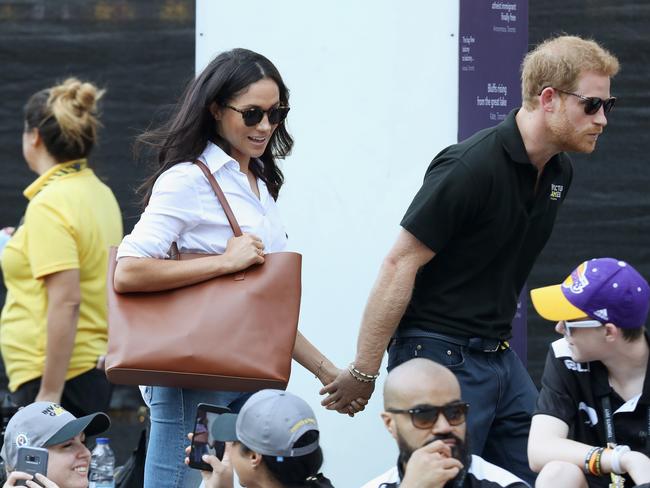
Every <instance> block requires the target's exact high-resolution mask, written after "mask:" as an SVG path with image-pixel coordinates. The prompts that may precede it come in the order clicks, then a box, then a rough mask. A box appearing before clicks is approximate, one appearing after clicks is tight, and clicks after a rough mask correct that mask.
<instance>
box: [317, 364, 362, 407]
mask: <svg viewBox="0 0 650 488" xmlns="http://www.w3.org/2000/svg"><path fill="white" fill-rule="evenodd" d="M374 389H375V383H374V381H373V382H368V383H365V382H362V381H359V380H357V379H355V378H354V377H353V376H352V375H351V374H350V372H349V371H348V370H347V369H341V370H339V373H338V375H337V376H336V378H335V379H334V380H333V381H332V382H331V383H330V384H328V385H326V386H324V387H323V388H321V390H320V392H319V393H320V394H321V395H327V396H326V397H325V398H324V399H323V401H322V402H321V405H323V406H324V407H325V408H327V409H328V410H336V411H337V412H339V413H343V414H348V415H350V416H351V417H352V416H353V415H354V414H355V413H357V412H360V411H362V410H363V409H364V408H365V406H366V405H367V404H368V400H369V399H370V396H371V395H372V392H373V391H374Z"/></svg>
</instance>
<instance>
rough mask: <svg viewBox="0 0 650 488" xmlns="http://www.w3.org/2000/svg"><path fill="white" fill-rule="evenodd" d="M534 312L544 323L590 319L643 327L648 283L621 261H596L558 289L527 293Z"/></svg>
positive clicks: (583, 266)
mask: <svg viewBox="0 0 650 488" xmlns="http://www.w3.org/2000/svg"><path fill="white" fill-rule="evenodd" d="M530 296H531V299H532V302H533V306H534V307H535V310H537V312H538V313H539V314H540V315H541V316H542V317H544V318H545V319H547V320H553V321H560V320H576V319H581V318H585V317H590V318H592V319H594V320H598V321H599V322H602V323H608V322H609V323H612V324H614V325H616V326H618V327H622V328H628V329H634V328H638V327H643V325H644V324H645V322H646V320H647V318H648V309H649V308H650V287H649V286H648V282H647V281H646V280H645V279H644V278H643V276H641V275H640V274H639V272H638V271H636V270H635V269H634V268H633V267H632V266H630V265H629V264H628V263H626V262H625V261H620V260H618V259H614V258H597V259H590V260H589V261H585V262H584V263H582V264H581V265H580V266H578V267H577V268H576V269H574V270H573V272H572V273H571V275H569V276H568V277H567V278H566V279H565V280H564V282H563V283H562V284H561V285H553V286H546V287H544V288H537V289H535V290H532V291H531V292H530Z"/></svg>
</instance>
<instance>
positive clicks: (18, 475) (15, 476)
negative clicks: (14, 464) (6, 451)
mask: <svg viewBox="0 0 650 488" xmlns="http://www.w3.org/2000/svg"><path fill="white" fill-rule="evenodd" d="M34 478H36V479H37V480H38V483H40V485H39V484H38V483H36V482H35V481H32V480H33V479H34ZM19 480H23V481H25V486H29V487H30V488H41V487H45V488H59V485H57V484H56V483H55V482H54V481H51V480H49V479H48V478H46V477H45V476H43V475H42V474H40V473H38V474H36V475H35V476H32V475H31V474H28V473H23V472H22V471H13V472H11V473H10V474H9V477H8V478H7V481H5V484H4V485H2V488H10V487H12V486H16V482H17V481H19Z"/></svg>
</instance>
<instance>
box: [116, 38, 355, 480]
mask: <svg viewBox="0 0 650 488" xmlns="http://www.w3.org/2000/svg"><path fill="white" fill-rule="evenodd" d="M288 113H289V90H288V89H287V87H286V86H285V84H284V82H283V81H282V78H281V76H280V74H279V73H278V71H277V69H276V68H275V66H274V65H273V64H272V63H271V62H270V61H269V60H268V59H266V58H265V57H264V56H262V55H260V54H257V53H255V52H252V51H249V50H246V49H234V50H232V51H228V52H224V53H222V54H220V55H219V56H217V57H216V58H215V59H214V60H213V61H212V62H211V63H210V64H209V65H208V66H207V67H206V68H205V69H204V70H203V72H202V73H201V74H200V75H199V76H198V77H197V78H196V79H195V80H194V81H192V82H191V83H190V84H189V86H188V87H187V89H186V91H185V93H184V95H183V96H182V98H181V101H180V103H179V105H178V107H177V109H176V111H175V113H174V114H173V116H172V118H171V119H170V120H169V122H168V123H166V124H165V125H164V126H163V127H161V128H159V129H156V130H153V131H151V132H148V133H146V134H144V135H143V136H142V137H141V138H140V142H141V143H143V144H145V145H148V146H149V147H151V148H153V150H154V152H155V153H156V156H157V162H158V166H159V167H158V169H157V171H156V172H155V173H154V174H153V176H151V178H149V179H148V180H147V182H146V183H145V184H144V185H143V190H144V193H145V202H146V204H147V206H146V208H145V210H144V213H143V214H142V217H141V218H140V221H139V222H138V223H137V224H136V226H135V228H134V229H133V232H132V233H131V234H130V235H128V236H127V237H125V239H124V240H123V242H122V244H121V245H120V248H119V251H118V263H117V267H116V272H115V281H114V284H115V289H116V290H117V291H118V292H134V291H159V290H166V289H172V288H176V287H180V286H185V285H190V284H194V283H199V282H202V281H205V280H208V279H210V278H213V277H215V276H220V275H224V274H228V273H234V272H236V271H240V270H243V269H246V268H248V267H249V266H251V265H254V264H262V263H264V255H265V253H266V252H278V251H283V250H285V249H286V247H287V234H286V232H285V230H284V226H283V225H282V222H281V220H280V216H279V213H278V209H277V206H276V200H277V198H278V194H279V191H280V188H281V186H282V183H283V176H282V172H281V171H280V168H279V167H278V166H277V163H276V159H278V158H283V157H284V156H286V155H287V154H288V153H289V151H290V150H291V146H292V144H293V140H292V139H291V136H290V135H289V133H288V132H287V129H286V126H285V122H284V121H285V118H286V116H287V114H288ZM196 159H200V160H201V161H203V162H204V163H205V164H206V165H207V166H208V168H209V170H210V172H211V173H212V174H213V175H214V177H215V178H216V180H217V182H218V183H219V185H220V186H221V188H222V190H223V192H224V193H225V195H226V198H227V199H228V202H229V204H230V206H231V207H232V209H233V212H234V214H235V216H236V218H237V220H238V221H239V224H240V226H241V228H242V231H243V232H244V235H242V236H240V237H233V236H232V230H231V228H230V225H229V223H228V220H227V218H226V215H225V213H224V211H223V209H222V208H221V207H220V205H219V203H218V201H217V200H216V198H215V195H214V193H213V191H212V189H211V187H210V185H209V183H208V181H207V179H206V178H205V176H204V174H203V173H202V171H201V170H200V169H199V167H197V165H195V164H193V163H192V161H194V160H196ZM174 242H175V243H176V244H177V245H178V248H179V250H180V252H185V253H203V254H206V257H201V258H198V259H191V260H180V261H176V260H168V259H165V258H166V257H167V256H168V255H169V254H168V251H169V249H170V246H171V244H172V243H174ZM153 327H155V324H152V332H154V333H155V328H153ZM215 340H218V338H215ZM242 354H245V351H242ZM294 358H295V359H296V360H297V361H298V362H299V363H300V364H302V365H303V366H304V367H306V368H307V369H309V370H310V371H311V372H312V373H314V374H315V375H316V377H318V378H319V380H320V381H321V382H322V383H323V385H325V384H327V383H329V381H331V380H332V379H333V378H334V377H335V376H336V374H337V372H338V370H337V368H336V367H335V366H334V365H333V364H332V363H331V362H330V361H329V360H328V359H327V358H326V357H325V356H323V355H322V354H321V353H320V352H319V351H318V350H317V349H316V348H315V347H314V346H313V345H312V344H310V343H309V342H308V341H307V340H306V339H305V338H304V337H303V336H302V335H301V334H300V333H298V336H297V339H296V345H295V349H294ZM144 397H145V401H146V402H147V403H148V405H149V406H150V409H151V435H150V440H149V447H148V452H147V461H146V469H145V487H156V488H157V487H159V486H173V487H183V486H192V483H196V481H198V479H197V478H198V473H196V475H194V474H193V473H191V470H188V469H186V468H185V466H183V449H182V446H181V445H180V443H181V442H182V439H183V437H184V435H185V433H186V432H188V431H191V430H192V427H193V425H192V422H193V420H194V413H195V410H196V405H197V404H198V403H200V402H204V403H212V404H217V405H224V406H230V408H231V409H233V410H234V411H236V410H237V409H238V407H239V406H240V405H241V404H242V403H243V401H244V400H245V399H246V398H247V395H245V394H242V393H241V392H223V391H222V392H216V391H214V392H211V391H198V390H188V389H180V388H167V387H157V386H156V387H146V388H145V389H144ZM364 404H365V401H363V400H362V401H361V402H354V404H353V405H352V406H351V407H350V411H349V412H348V413H350V414H353V413H354V412H355V411H359V410H362V409H363V406H364Z"/></svg>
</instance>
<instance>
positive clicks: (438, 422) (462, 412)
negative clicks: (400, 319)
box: [363, 358, 527, 488]
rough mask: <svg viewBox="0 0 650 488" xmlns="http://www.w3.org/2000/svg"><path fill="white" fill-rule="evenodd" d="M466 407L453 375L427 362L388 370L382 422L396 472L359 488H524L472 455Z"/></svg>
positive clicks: (508, 475)
mask: <svg viewBox="0 0 650 488" xmlns="http://www.w3.org/2000/svg"><path fill="white" fill-rule="evenodd" d="M468 409H469V405H468V404H467V403H465V402H463V401H462V400H461V394H460V385H459V383H458V380H457V379H456V377H455V376H454V374H453V373H452V372H451V371H449V370H448V369H447V368H445V367H444V366H441V365H440V364H438V363H434V362H433V361H431V360H429V359H423V358H415V359H411V360H409V361H406V362H405V363H402V364H401V365H400V366H397V367H396V368H394V369H392V370H391V372H390V373H389V374H388V377H387V378H386V382H385V383H384V412H383V413H382V414H381V417H382V419H383V421H384V424H385V426H386V428H387V429H388V431H389V432H390V434H391V435H392V436H393V438H394V439H395V441H396V442H397V446H398V448H399V457H398V458H397V466H395V467H393V468H391V469H390V470H388V471H387V472H386V473H384V474H383V475H381V476H379V477H377V478H375V479H373V480H372V481H370V482H368V483H367V484H366V485H364V487H363V488H380V487H381V488H397V487H400V488H413V487H418V488H437V487H442V486H448V487H454V488H461V487H472V488H479V487H485V488H488V487H489V488H498V487H508V488H526V486H527V485H526V483H524V482H523V481H522V480H520V479H519V478H517V477H516V476H514V475H513V474H511V473H508V472H507V471H505V470H503V469H501V468H499V467H497V466H495V465H493V464H490V463H488V462H487V461H485V460H483V459H482V458H480V457H478V456H476V455H474V456H473V455H472V454H471V453H470V451H469V446H468V443H467V424H466V415H467V411H468Z"/></svg>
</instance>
